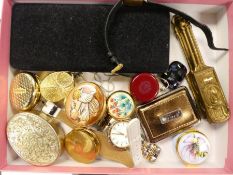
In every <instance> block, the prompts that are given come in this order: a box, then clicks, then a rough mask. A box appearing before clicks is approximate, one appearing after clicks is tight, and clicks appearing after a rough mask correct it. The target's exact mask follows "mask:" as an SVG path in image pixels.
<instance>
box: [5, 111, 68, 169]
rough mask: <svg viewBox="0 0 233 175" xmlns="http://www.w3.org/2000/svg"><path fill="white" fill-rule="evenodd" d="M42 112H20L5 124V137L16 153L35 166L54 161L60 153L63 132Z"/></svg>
mask: <svg viewBox="0 0 233 175" xmlns="http://www.w3.org/2000/svg"><path fill="white" fill-rule="evenodd" d="M42 115H43V114H40V115H36V114H33V113H31V112H21V113H18V114H16V115H14V116H13V118H11V119H10V121H9V122H8V124H7V138H8V141H9V143H10V145H11V147H12V148H13V150H14V151H15V152H16V153H17V155H18V156H19V157H20V158H22V159H23V160H24V161H26V162H28V163H30V164H32V165H35V166H47V165H51V164H52V163H54V162H55V161H56V160H57V159H58V158H59V157H60V155H61V154H62V152H63V146H64V136H65V135H64V132H63V130H62V128H61V127H59V126H58V125H57V123H56V122H55V121H54V120H50V121H48V120H47V118H46V116H45V115H44V116H42Z"/></svg>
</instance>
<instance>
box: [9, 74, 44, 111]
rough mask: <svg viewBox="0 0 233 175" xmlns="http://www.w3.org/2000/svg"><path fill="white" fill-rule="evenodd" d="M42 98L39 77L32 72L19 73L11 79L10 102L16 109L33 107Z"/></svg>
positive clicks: (24, 109)
mask: <svg viewBox="0 0 233 175" xmlns="http://www.w3.org/2000/svg"><path fill="white" fill-rule="evenodd" d="M39 99H40V88H39V83H38V79H37V77H36V76H35V75H33V74H30V73H18V74H17V75H16V76H15V77H14V79H13V80H12V81H11V86H10V102H11V105H12V107H13V108H14V109H16V110H18V111H26V110H30V109H32V108H33V107H34V106H35V105H36V103H37V102H38V101H39Z"/></svg>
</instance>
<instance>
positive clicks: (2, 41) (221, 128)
mask: <svg viewBox="0 0 233 175" xmlns="http://www.w3.org/2000/svg"><path fill="white" fill-rule="evenodd" d="M15 3H29V4H30V3H45V4H46V3H47V4H114V3H116V2H115V1H79V0H77V1H76V0H72V1H53V0H48V1H44V0H43V1H41V0H38V1H36V2H35V1H26V0H25V1H23V0H15V1H11V0H4V2H3V13H2V23H1V37H0V60H1V61H0V62H1V64H0V96H1V98H0V105H1V108H0V116H1V122H0V133H1V137H0V143H1V149H0V168H1V170H2V171H32V172H33V171H34V172H64V173H77V174H79V173H80V174H152V173H159V174H165V173H166V174H170V173H171V174H174V173H175V174H180V173H189V174H199V173H203V174H229V173H230V174H231V173H233V150H232V148H233V138H232V137H231V133H232V132H233V119H232V117H230V119H229V120H228V121H227V122H223V123H221V124H210V123H209V121H210V120H211V116H209V119H208V121H207V120H206V119H201V120H200V117H199V116H198V114H199V111H198V110H197V109H196V106H195V104H194V102H193V100H192V99H193V98H195V97H194V96H195V94H194V96H193V94H192V93H191V92H192V89H191V90H190V87H189V86H188V83H189V82H187V80H183V81H180V82H179V81H178V82H179V84H178V85H179V86H180V87H179V88H177V89H176V90H172V91H170V92H167V93H165V94H163V91H166V89H167V88H168V87H167V86H166V85H164V81H165V79H166V81H165V84H166V82H167V81H168V82H169V81H170V79H169V78H167V77H166V76H168V74H166V75H163V76H161V75H154V74H150V73H143V74H138V75H136V76H133V77H126V76H121V75H119V76H115V75H114V76H112V75H110V74H106V73H100V72H98V73H90V72H84V73H82V74H80V73H78V74H77V73H74V72H71V73H67V72H46V73H45V74H43V72H34V71H33V70H32V71H29V72H30V73H29V74H27V73H25V72H23V73H22V72H21V74H20V73H19V71H17V70H15V69H14V68H12V67H11V66H10V48H11V44H10V41H11V30H12V29H11V17H12V7H13V6H14V4H15ZM160 3H163V4H165V5H167V6H169V7H172V8H175V9H177V10H180V11H182V12H185V13H187V14H188V15H190V16H192V17H193V18H195V19H197V20H198V21H199V22H201V23H204V24H206V25H208V26H209V28H210V29H211V31H212V34H213V38H214V43H215V45H216V46H221V47H223V48H228V49H229V50H228V51H214V50H211V49H209V47H208V45H207V43H206V39H205V35H204V34H203V32H202V31H201V30H200V29H199V28H196V27H192V30H193V33H194V36H195V37H196V41H197V43H198V46H199V49H200V52H201V53H202V56H203V60H204V62H205V64H206V65H209V66H211V67H214V69H215V71H216V74H217V76H218V79H219V81H220V84H221V87H222V90H223V93H224V94H225V97H226V101H227V102H228V104H229V109H230V110H232V109H233V107H232V99H231V96H232V92H231V91H232V90H231V89H232V88H231V86H233V84H232V83H233V79H232V77H231V76H230V75H231V74H232V73H233V72H232V68H231V66H230V65H231V64H232V61H231V59H230V58H231V57H233V52H232V49H233V34H232V32H231V31H232V29H233V1H232V0H214V1H211V0H203V1H199V0H190V1H185V0H183V1H182V0H175V1H169V0H164V1H163V0H161V1H160ZM177 38H178V39H179V37H176V36H175V35H174V30H173V26H172V25H171V30H170V53H169V55H170V56H169V58H170V60H169V62H170V68H171V67H172V66H177V65H178V67H179V68H180V67H182V68H183V67H184V68H183V71H184V72H185V74H186V71H187V72H188V71H189V70H190V69H189V66H190V65H189V64H188V63H187V61H186V58H185V55H184V54H183V52H182V49H181V47H180V44H179V40H178V39H177ZM180 41H181V42H182V39H181V40H180ZM183 41H184V43H185V40H183ZM184 48H185V47H184ZM186 56H187V54H186ZM181 63H182V64H181ZM185 67H186V68H187V70H185ZM176 68H177V67H176ZM169 70H170V69H169ZM171 70H173V69H172V68H171ZM183 74H184V73H183ZM177 76H180V74H179V75H177V74H176V75H175V77H177ZM54 77H55V78H56V80H54ZM58 77H59V78H58ZM183 78H184V77H183ZM21 79H23V80H24V81H25V79H26V80H27V81H28V84H30V86H28V87H30V88H29V89H28V91H27V94H28V93H29V94H30V91H29V90H32V89H33V92H37V88H38V86H40V95H41V96H42V97H41V98H40V99H39V97H38V94H34V95H33V96H32V97H33V98H30V101H33V102H32V103H27V104H26V105H25V104H23V103H22V101H20V103H17V100H18V98H19V96H16V95H17V92H18V91H20V92H19V93H22V91H23V89H19V88H18V87H17V85H18V83H19V81H20V80H21ZM145 79H146V80H147V81H146V83H144V86H142V87H140V81H141V80H145ZM29 82H30V83H29ZM51 82H52V83H51ZM70 82H72V83H73V84H72V83H70ZM154 82H155V84H153V83H154ZM37 83H38V84H37ZM56 83H57V84H59V83H60V85H61V86H59V88H60V89H59V88H58V89H56V88H55V89H54V86H55V85H54V84H56ZM176 83H177V82H176ZM28 84H27V85H28ZM48 84H49V85H50V88H52V91H51V89H49V88H48ZM152 84H153V86H151V85H152ZM178 85H177V84H175V85H174V84H173V86H172V88H174V87H175V86H178ZM148 86H151V87H150V88H149V89H153V92H150V93H149V96H148V97H147V96H146V95H145V94H146V91H147V90H148V88H146V87H148ZM74 87H75V89H74ZM61 89H62V90H61ZM141 89H143V90H141ZM164 89H165V90H164ZM174 89H175V88H174ZM214 90H215V89H214ZM214 90H213V92H215V91H214ZM57 92H58V93H57ZM51 93H53V94H56V97H57V98H56V99H55V98H54V97H55V95H53V96H51ZM12 94H14V95H15V96H14V95H12ZM103 94H105V95H103ZM30 97H31V96H30ZM167 97H169V100H170V101H167ZM171 97H172V98H171ZM25 98H26V97H25ZM64 98H66V100H65V101H62V102H61V99H64ZM180 98H182V100H180ZM41 99H44V100H46V101H47V102H45V103H41V104H40V105H41V106H42V107H41V106H40V105H38V106H39V108H41V110H40V111H42V112H43V114H42V113H40V114H38V113H36V112H35V113H33V114H32V113H31V111H30V112H29V109H30V110H31V109H32V108H35V105H34V104H35V103H39V102H38V101H42V100H41ZM135 99H136V100H135ZM137 99H139V100H138V101H140V100H141V102H144V103H143V105H142V104H141V103H140V105H138V104H139V103H138V102H136V101H137ZM211 100H212V101H211V102H213V103H214V101H215V100H216V99H215V97H214V96H213V98H211ZM48 101H52V102H48ZM58 101H59V102H58ZM223 101H224V100H223ZM55 104H56V105H55ZM164 104H166V105H167V106H166V105H164ZM177 104H178V107H177ZM33 105H34V106H33ZM38 106H37V107H38ZM61 106H63V108H62V107H61ZM24 107H25V108H24ZM60 107H61V108H60ZM168 108H169V110H167V109H168ZM17 110H20V111H25V112H22V113H18V112H17ZM164 111H165V112H164ZM58 113H59V114H58ZM106 113H107V114H108V115H107V116H108V117H107V118H105V120H101V119H100V116H103V115H106ZM136 113H137V114H138V115H140V116H141V117H136V119H137V118H139V119H140V120H135V121H132V120H131V121H130V122H129V123H130V125H131V126H132V127H131V128H130V127H128V123H127V122H128V119H129V118H134V117H133V116H134V115H136ZM152 113H153V114H152ZM160 113H163V114H162V115H160ZM225 113H227V112H225ZM155 114H156V115H155ZM152 115H155V116H156V119H154V118H155V117H154V118H153V117H151V116H152ZM186 115H188V116H186ZM13 116H14V117H13ZM38 116H40V117H38ZM48 116H49V117H50V118H49V117H48ZM109 116H110V117H109ZM212 116H214V114H213V115H212ZM51 117H52V119H51ZM53 117H54V118H56V119H57V120H56V122H54V120H53ZM182 117H183V118H184V117H185V118H186V120H188V121H183V120H180V119H181V118H182ZM77 118H79V120H78V119H77ZM112 120H113V122H112V123H111V121H112ZM179 120H180V121H179ZM18 121H20V122H21V125H20V127H19V125H18V124H17V126H16V125H14V124H15V123H17V122H18ZM48 121H49V122H48ZM57 121H59V122H57ZM97 121H98V122H97ZM106 121H108V122H109V123H111V126H110V127H109V128H110V129H109V128H108V129H106V128H105V125H106V123H105V122H106ZM148 121H153V122H151V123H150V122H149V124H148ZM211 121H213V120H211ZM139 122H140V123H141V125H143V126H144V127H143V129H144V131H143V132H142V133H144V134H142V135H143V136H142V139H143V140H144V141H143V142H142V143H143V144H142V146H143V148H142V149H141V148H138V147H136V146H134V147H133V146H132V145H133V144H134V143H136V142H137V139H139V138H140V139H141V137H139V136H140V135H141V134H140V133H141V128H140V124H139ZM22 123H24V124H22ZM30 123H37V125H39V123H41V124H42V123H43V124H44V125H43V126H45V127H48V128H50V130H49V131H48V130H46V129H45V127H44V128H39V129H38V130H40V132H42V130H43V129H45V130H43V133H45V131H47V133H45V135H48V136H46V137H47V138H49V139H47V140H44V141H43V142H40V144H39V145H33V144H29V145H27V144H24V145H23V146H26V151H24V153H25V154H27V155H26V158H25V154H23V153H21V152H20V150H22V147H21V149H18V148H19V147H16V144H15V138H16V137H20V132H21V131H22V130H20V129H22V128H24V129H25V130H27V133H26V134H25V135H24V138H23V137H22V138H21V139H25V138H27V139H29V138H30V141H31V142H33V141H34V140H36V139H37V137H39V136H38V135H33V137H31V135H30V132H32V133H33V132H34V131H35V130H37V128H36V127H33V129H31V130H30V129H28V128H30V127H27V126H28V125H29V124H30ZM57 123H61V126H60V128H62V130H64V133H63V135H62V134H61V133H62V132H60V130H59V128H57V127H55V124H57ZM93 123H94V124H93ZM187 123H188V124H187ZM37 125H36V126H37ZM93 125H98V126H95V127H93V128H95V129H93V130H92V129H91V127H92V126H93ZM126 125H127V134H128V137H131V138H134V139H131V140H130V139H129V143H128V140H127V139H126V133H125V132H126V131H123V129H122V128H124V127H126ZM153 125H156V126H158V127H157V129H152V128H153ZM165 125H166V126H167V127H169V128H171V129H170V130H168V129H166V127H164V128H165V129H164V128H163V126H165ZM77 126H78V129H75V130H72V129H71V128H74V127H77ZM103 126H104V127H103ZM181 126H182V127H181ZM83 127H85V128H83ZM96 128H97V129H96ZM100 128H102V129H100ZM174 128H175V129H174ZM51 129H52V130H51ZM186 129H187V130H186ZM97 130H98V131H97ZM100 130H101V131H103V132H105V130H106V133H107V135H108V137H105V136H104V135H103V134H102V133H101V132H99V131H100ZM177 131H179V132H178V133H177ZM6 132H7V133H6ZM135 133H136V134H137V135H135ZM145 133H147V134H145ZM33 134H35V133H33ZM64 135H66V136H64ZM57 137H58V138H59V139H57V140H56V139H55V138H57ZM63 137H65V139H64V138H63ZM193 137H194V138H193ZM145 138H147V139H145ZM16 140H17V139H16ZM48 140H49V142H46V141H48ZM145 140H147V141H145ZM17 141H19V142H20V139H18V140H17ZM149 141H150V142H154V141H156V144H153V143H150V142H149ZM51 142H56V144H57V145H56V146H54V147H53V148H52V149H51V147H50V148H49V150H50V151H49V152H47V153H46V151H44V152H42V153H41V156H39V157H40V160H36V161H35V159H33V158H31V159H30V160H28V159H27V157H30V155H28V153H29V154H30V153H31V154H32V155H34V153H35V152H37V151H35V150H40V148H42V147H43V149H45V150H46V148H45V146H44V145H46V144H48V145H49V144H51ZM63 142H65V143H63ZM131 142H132V143H131ZM38 143H39V142H38ZM44 143H46V144H44ZM84 143H85V144H86V145H85V146H86V147H85V146H84V147H85V149H86V151H87V150H90V151H89V152H88V151H87V152H86V153H84V152H85V151H84V152H82V153H80V147H75V148H73V145H72V144H78V145H83V144H84ZM87 143H92V144H87ZM101 143H102V145H101ZM103 143H105V144H103ZM190 143H193V144H190ZM194 143H195V144H196V143H198V144H201V143H202V146H201V147H199V151H198V153H196V152H194V151H193V150H195V148H196V147H195V146H193V145H194ZM62 144H65V151H64V150H63V149H62V148H61V145H62ZM90 145H91V146H90ZM112 145H113V146H112ZM127 145H130V148H131V151H130V152H129V151H127V150H126V147H127ZM37 146H38V148H36V147H37ZM131 146H132V147H131ZM110 148H112V149H114V151H109V152H108V151H106V150H108V149H110ZM55 149H57V150H58V151H56V152H55V151H54V150H55ZM83 149H84V148H83ZM31 150H32V151H31ZM51 150H53V151H54V152H53V151H51ZM148 150H149V151H148ZM200 150H201V151H200ZM30 151H31V152H30ZM82 151H83V150H82ZM135 151H136V152H135ZM141 151H142V153H141ZM150 151H153V156H148V155H149V154H150V153H151V152H150ZM77 152H79V154H76V153H77ZM139 152H140V153H139ZM190 152H192V154H195V155H196V156H197V157H198V160H195V161H194V158H193V157H192V156H193V155H192V154H189V153H190ZM55 153H57V154H55ZM138 153H139V154H138ZM143 153H144V154H143ZM111 154H113V156H112V155H111ZM132 154H135V155H132ZM35 155H36V154H35ZM44 155H45V157H43V156H44ZM117 155H118V156H117ZM207 155H208V157H207ZM131 156H132V157H134V158H131ZM48 157H50V158H51V157H53V158H52V159H54V160H55V161H53V162H49V161H48V162H47V163H46V164H43V163H41V162H45V161H46V160H42V159H47V158H48ZM190 157H192V158H190ZM206 157H207V159H206ZM139 160H140V162H139ZM39 161H40V162H39ZM190 161H191V163H190ZM38 162H39V163H38ZM44 165H46V166H44ZM47 165H49V166H47Z"/></svg>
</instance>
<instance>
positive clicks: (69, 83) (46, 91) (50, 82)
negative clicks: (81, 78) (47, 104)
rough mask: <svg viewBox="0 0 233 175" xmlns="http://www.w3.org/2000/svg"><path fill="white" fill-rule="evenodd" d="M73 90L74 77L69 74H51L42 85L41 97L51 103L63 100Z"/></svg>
mask: <svg viewBox="0 0 233 175" xmlns="http://www.w3.org/2000/svg"><path fill="white" fill-rule="evenodd" d="M73 88H74V76H73V75H72V74H69V73H67V72H54V73H51V74H49V75H47V76H46V77H45V78H44V79H43V80H42V81H41V84H40V91H41V96H42V97H43V98H44V99H46V100H47V101H51V102H58V101H60V100H63V99H64V98H66V96H68V94H69V93H70V91H72V89H73Z"/></svg>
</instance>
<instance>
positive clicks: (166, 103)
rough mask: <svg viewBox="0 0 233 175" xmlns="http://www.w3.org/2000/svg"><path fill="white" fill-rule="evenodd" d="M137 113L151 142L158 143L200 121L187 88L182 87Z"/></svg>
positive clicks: (146, 105)
mask: <svg viewBox="0 0 233 175" xmlns="http://www.w3.org/2000/svg"><path fill="white" fill-rule="evenodd" d="M137 113H138V117H139V119H140V121H141V123H142V125H143V128H144V131H145V134H146V136H147V138H148V140H149V141H150V142H158V141H160V140H162V139H164V138H166V137H169V136H170V135H172V134H174V133H176V132H178V131H180V130H183V129H186V128H188V127H191V126H193V125H194V124H195V123H197V122H198V121H199V120H200V117H199V115H198V112H197V111H196V107H195V105H194V102H193V100H192V98H191V96H190V93H189V91H188V89H187V88H186V87H180V88H178V89H176V90H173V91H171V92H168V93H166V94H163V95H161V96H159V97H158V98H156V99H155V100H154V101H152V102H150V103H148V104H145V105H142V106H139V107H138V108H137Z"/></svg>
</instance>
